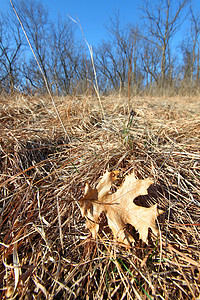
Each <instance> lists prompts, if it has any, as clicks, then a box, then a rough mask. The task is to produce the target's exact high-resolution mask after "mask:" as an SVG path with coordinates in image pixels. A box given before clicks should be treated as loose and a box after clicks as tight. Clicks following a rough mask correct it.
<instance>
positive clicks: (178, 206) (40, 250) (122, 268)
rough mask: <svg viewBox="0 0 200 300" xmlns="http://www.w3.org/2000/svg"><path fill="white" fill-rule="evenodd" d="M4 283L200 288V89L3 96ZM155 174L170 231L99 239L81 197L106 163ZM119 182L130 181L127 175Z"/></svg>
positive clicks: (78, 290)
mask: <svg viewBox="0 0 200 300" xmlns="http://www.w3.org/2000/svg"><path fill="white" fill-rule="evenodd" d="M0 97H1V98H0V126H1V133H0V147H1V149H0V155H1V158H0V171H1V173H0V176H1V177H0V178H1V179H0V187H1V202H0V227H1V228H0V229H1V230H0V232H1V238H0V249H1V257H2V261H1V269H0V285H1V286H0V288H1V291H0V294H1V296H0V297H1V298H6V297H15V298H16V299H19V298H20V299H45V298H48V299H197V298H198V297H200V251H199V250H200V249H199V247H200V242H199V241H200V200H199V199H200V198H199V195H200V151H199V149H200V111H199V110H200V101H199V99H194V98H176V99H167V98H166V99H164V98H134V99H131V109H133V112H134V113H133V114H134V115H133V114H132V115H133V117H130V111H129V109H128V104H127V103H128V100H127V99H126V98H123V97H120V96H119V95H117V96H112V97H111V96H110V97H107V98H104V99H103V98H102V106H103V110H102V109H101V108H100V106H99V102H98V99H95V98H94V97H74V98H73V97H68V98H57V99H55V102H56V106H57V108H58V111H59V113H60V116H61V119H62V121H63V124H64V126H65V128H66V131H67V133H68V136H69V139H68V137H67V136H65V134H64V133H63V129H62V126H61V124H60V123H59V121H58V118H57V116H56V114H55V112H54V108H53V106H52V104H51V101H50V100H49V99H48V97H44V98H40V97H25V96H21V95H14V96H10V97H8V96H6V97H4V96H0ZM107 168H109V170H115V169H119V170H120V171H121V174H122V175H123V176H125V175H126V174H127V173H130V172H131V171H132V170H134V171H135V173H136V175H137V177H138V178H146V177H150V178H152V179H154V182H155V184H154V185H153V186H151V187H150V189H149V195H148V196H143V197H138V198H137V199H136V203H137V204H140V205H147V206H150V205H152V204H155V203H158V206H159V208H161V209H163V210H164V211H165V214H164V215H161V216H159V220H158V227H159V233H160V236H159V237H158V238H156V237H154V236H153V234H152V233H151V232H149V244H148V246H147V245H145V244H143V243H142V242H141V241H140V240H139V239H138V236H137V233H136V232H135V231H134V228H130V227H131V226H128V230H129V231H130V232H131V233H132V234H133V235H134V236H135V238H136V245H135V247H134V248H131V247H130V248H124V247H122V246H121V245H118V244H116V242H115V241H114V240H113V239H112V233H111V231H110V229H109V228H108V226H107V223H106V218H105V216H103V215H102V218H101V220H100V223H101V226H100V232H99V236H98V238H97V240H96V241H93V240H92V239H91V238H90V234H89V232H88V231H87V230H86V229H85V219H83V218H82V217H81V214H80V210H79V206H78V203H77V201H78V200H79V199H80V198H81V196H82V195H83V188H84V185H85V183H86V182H87V181H88V182H89V183H91V184H92V185H95V184H96V182H97V180H98V178H99V176H101V175H102V174H103V173H104V172H105V170H106V169H107ZM118 184H120V179H119V182H118Z"/></svg>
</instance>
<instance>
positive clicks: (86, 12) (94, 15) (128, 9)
mask: <svg viewBox="0 0 200 300" xmlns="http://www.w3.org/2000/svg"><path fill="white" fill-rule="evenodd" d="M15 1H16V0H15ZM41 1H42V3H43V5H44V6H46V7H47V8H48V10H49V13H50V18H51V19H52V20H56V19H57V17H58V15H59V14H60V15H61V16H63V17H64V16H66V17H67V16H68V14H69V15H70V16H71V17H72V18H74V19H75V18H76V16H77V17H78V18H79V20H80V23H81V26H82V28H83V31H84V34H85V38H86V40H87V41H88V43H89V44H92V45H97V44H98V43H99V42H100V41H101V40H102V39H103V38H106V30H105V25H106V24H108V22H109V18H110V17H111V16H113V15H114V13H115V12H118V11H119V13H120V17H121V19H122V21H124V23H128V22H131V23H133V24H137V23H138V22H140V11H139V8H140V6H141V5H142V2H143V1H141V0H99V1H96V0H48V1H47V0H41ZM152 1H153V0H152ZM13 2H14V1H13ZM192 2H193V7H194V9H195V11H199V14H200V0H192ZM9 6H10V1H9V0H0V10H2V11H4V10H6V9H7V8H8V7H9Z"/></svg>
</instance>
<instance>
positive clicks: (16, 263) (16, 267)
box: [13, 243, 21, 293]
mask: <svg viewBox="0 0 200 300" xmlns="http://www.w3.org/2000/svg"><path fill="white" fill-rule="evenodd" d="M13 266H14V274H15V287H14V291H13V293H15V291H16V289H17V285H18V282H19V276H20V273H21V268H20V265H19V257H18V253H17V243H15V244H14V247H13Z"/></svg>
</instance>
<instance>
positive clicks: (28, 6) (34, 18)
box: [15, 0, 50, 92]
mask: <svg viewBox="0 0 200 300" xmlns="http://www.w3.org/2000/svg"><path fill="white" fill-rule="evenodd" d="M15 7H16V9H17V11H18V14H19V16H20V19H21V21H22V23H23V26H24V28H25V30H26V34H27V36H28V38H29V40H30V42H31V45H32V47H33V49H34V52H35V55H36V57H37V59H38V62H39V64H40V67H41V69H42V71H43V73H44V75H45V77H46V78H47V79H49V74H48V67H47V62H48V58H49V33H50V21H49V17H48V11H47V10H46V9H45V7H44V6H43V5H42V4H41V2H40V1H37V0H19V1H18V2H16V4H15ZM26 52H28V48H27V49H26ZM29 57H30V55H29ZM31 57H32V56H31ZM26 66H27V68H28V69H27V71H25V70H24V71H25V73H26V78H27V80H29V81H30V83H32V82H35V86H37V88H38V89H40V91H43V92H44V91H46V87H45V83H44V79H43V77H42V75H41V74H40V72H39V71H38V67H37V65H36V63H35V62H34V60H33V59H32V58H30V62H29V64H26Z"/></svg>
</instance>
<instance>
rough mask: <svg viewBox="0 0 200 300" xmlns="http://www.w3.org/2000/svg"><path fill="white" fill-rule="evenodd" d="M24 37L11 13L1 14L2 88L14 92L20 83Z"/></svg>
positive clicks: (0, 59)
mask: <svg viewBox="0 0 200 300" xmlns="http://www.w3.org/2000/svg"><path fill="white" fill-rule="evenodd" d="M21 51H22V39H21V33H20V28H19V24H18V23H17V22H15V21H13V19H12V16H11V15H9V16H8V15H5V14H2V13H1V14H0V89H1V91H2V90H5V91H6V92H13V91H14V86H15V85H18V84H19V73H20V72H19V66H20V61H19V60H20V55H21Z"/></svg>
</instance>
